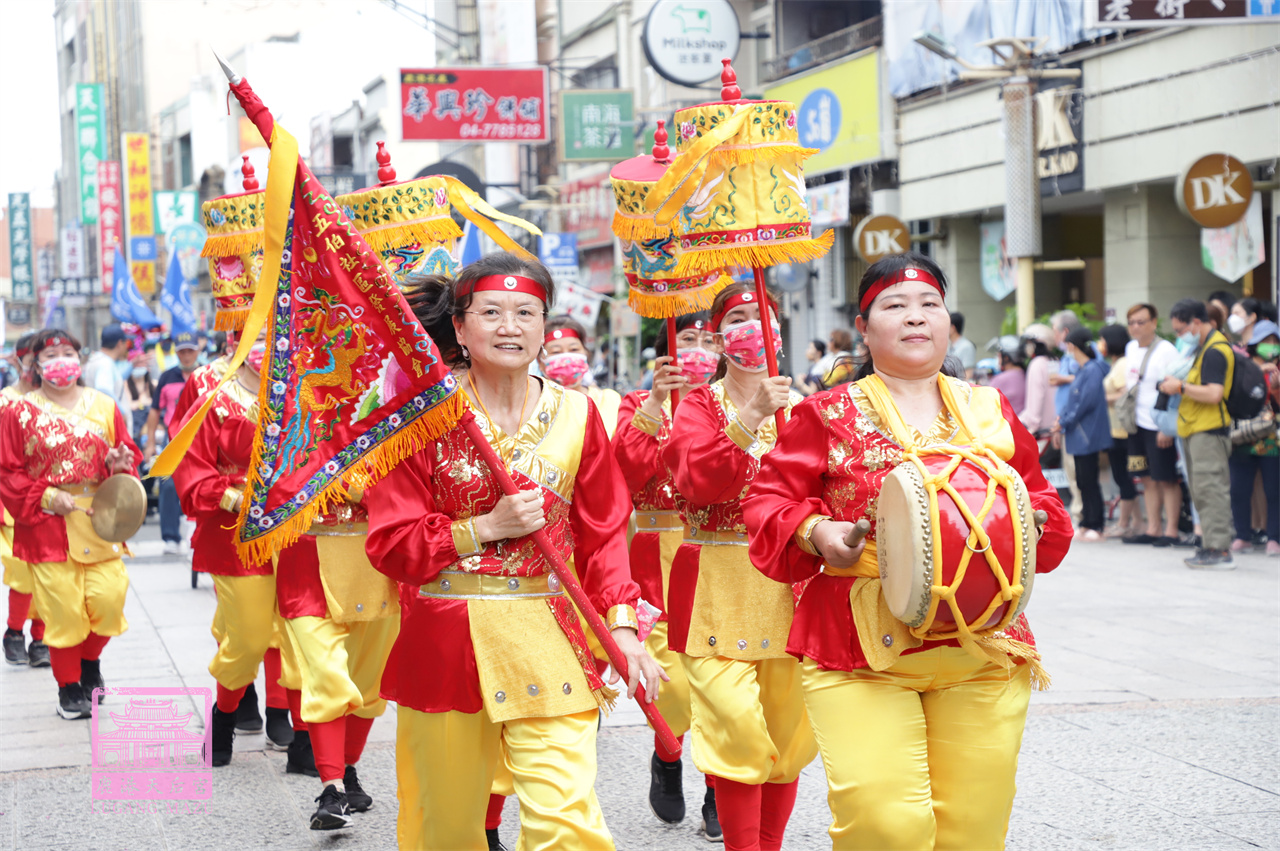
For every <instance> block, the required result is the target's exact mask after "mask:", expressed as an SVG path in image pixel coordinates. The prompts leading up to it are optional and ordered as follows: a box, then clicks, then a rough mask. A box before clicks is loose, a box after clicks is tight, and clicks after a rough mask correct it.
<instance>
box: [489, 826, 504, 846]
mask: <svg viewBox="0 0 1280 851" xmlns="http://www.w3.org/2000/svg"><path fill="white" fill-rule="evenodd" d="M484 838H485V841H487V842H488V843H489V851H507V846H505V845H503V844H502V840H501V839H499V838H498V829H497V828H496V827H486V828H485V829H484Z"/></svg>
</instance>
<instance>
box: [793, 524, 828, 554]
mask: <svg viewBox="0 0 1280 851" xmlns="http://www.w3.org/2000/svg"><path fill="white" fill-rule="evenodd" d="M830 519H831V518H830V517H828V516H827V515H825V514H810V515H809V516H808V517H806V518H805V519H804V522H803V523H801V524H800V527H799V528H798V529H796V534H795V541H796V546H797V547H799V548H800V549H801V551H803V552H806V553H808V554H809V555H811V556H820V555H822V553H820V552H818V548H817V547H815V546H814V545H813V541H812V539H811V538H812V535H813V530H814V529H816V528H818V524H819V523H821V522H822V521H823V520H830Z"/></svg>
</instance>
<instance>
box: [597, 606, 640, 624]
mask: <svg viewBox="0 0 1280 851" xmlns="http://www.w3.org/2000/svg"><path fill="white" fill-rule="evenodd" d="M604 622H605V624H606V625H607V626H608V627H609V629H610V630H614V629H618V628H620V627H626V628H627V629H636V630H638V629H639V628H640V619H639V618H638V617H636V610H635V609H633V608H631V607H630V606H614V607H613V608H612V609H610V610H609V614H608V615H607V616H606V617H605V619H604Z"/></svg>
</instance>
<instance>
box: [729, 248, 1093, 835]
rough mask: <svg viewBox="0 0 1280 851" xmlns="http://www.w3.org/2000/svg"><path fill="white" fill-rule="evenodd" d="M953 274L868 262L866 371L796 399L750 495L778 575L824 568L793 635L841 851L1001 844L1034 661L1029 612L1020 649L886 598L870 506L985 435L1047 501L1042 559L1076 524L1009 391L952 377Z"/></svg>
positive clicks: (761, 559)
mask: <svg viewBox="0 0 1280 851" xmlns="http://www.w3.org/2000/svg"><path fill="white" fill-rule="evenodd" d="M945 287H946V281H945V278H944V277H943V274H942V271H941V270H940V269H939V268H938V267H937V266H936V265H935V264H934V263H933V262H932V261H930V260H929V259H928V258H926V257H924V256H923V255H920V254H916V253H908V254H901V255H897V256H894V257H889V258H886V259H884V260H881V261H880V262H878V263H876V264H874V265H873V266H871V268H869V269H868V270H867V272H866V274H865V275H864V276H863V278H862V282H861V286H860V288H859V303H858V309H859V315H858V317H857V319H856V325H857V328H858V332H859V333H860V334H862V336H863V338H864V339H865V341H866V344H867V348H868V350H869V352H870V361H869V362H868V363H867V364H866V365H865V366H863V367H862V369H861V370H860V375H859V380H858V381H856V382H855V383H854V384H850V385H845V386H841V387H837V388H833V389H831V390H827V391H823V392H820V393H816V394H814V395H813V396H811V397H809V399H808V400H806V401H805V402H804V404H802V405H800V406H799V407H797V408H796V410H795V412H794V416H793V419H792V421H791V422H790V423H789V424H788V425H787V427H786V428H784V429H783V431H782V438H781V440H780V441H779V442H778V445H777V446H776V447H775V448H774V450H773V452H772V453H770V454H769V456H768V457H766V458H765V460H764V465H763V468H762V469H761V471H760V475H759V476H758V477H757V479H756V483H755V485H754V486H753V488H752V491H751V494H750V496H749V497H748V498H747V501H746V517H747V525H748V528H749V529H750V531H751V555H752V561H753V562H754V563H755V564H756V565H758V566H759V567H760V569H761V570H762V571H764V572H765V573H766V574H767V575H768V576H769V577H771V578H773V579H777V580H779V581H783V582H802V581H806V580H812V581H811V582H810V583H809V585H808V586H807V587H806V588H805V591H804V595H803V596H802V598H801V600H800V603H799V607H798V609H797V611H796V616H795V621H794V623H793V624H792V627H791V636H790V639H789V641H788V646H787V649H788V651H789V652H790V653H791V654H792V655H793V656H795V657H796V658H798V659H800V660H802V670H803V681H804V695H805V703H806V704H807V705H808V708H809V719H810V721H811V722H812V724H813V731H814V734H815V735H816V736H817V739H818V742H819V745H820V747H821V751H822V760H823V764H824V766H825V767H826V775H827V783H828V795H827V800H828V804H829V805H830V807H831V813H832V817H833V818H832V824H831V828H830V834H831V838H832V844H833V846H834V847H835V848H837V849H864V848H866V849H870V848H874V849H935V848H937V849H942V848H947V849H952V848H954V849H978V848H1003V847H1004V839H1005V832H1006V830H1007V828H1008V821H1009V813H1010V810H1011V808H1012V805H1013V795H1014V774H1015V772H1016V770H1017V762H1018V749H1019V746H1020V744H1021V740H1022V729H1023V724H1024V721H1025V719H1026V712H1027V703H1028V699H1029V697H1030V692H1031V679H1032V676H1031V674H1032V670H1031V669H1032V667H1033V665H1032V664H1031V662H1033V661H1034V660H1038V655H1037V654H1036V652H1035V650H1034V639H1033V638H1032V636H1031V632H1030V629H1029V628H1028V627H1027V624H1026V620H1025V618H1023V617H1021V616H1020V617H1019V618H1018V619H1017V620H1014V621H1013V622H1012V623H1011V625H1010V626H1009V627H1008V628H1007V629H1006V630H1005V631H1004V632H1002V633H997V635H996V638H997V640H996V641H994V642H992V646H993V647H994V646H996V645H999V646H1001V647H1003V648H1008V652H1007V653H1006V652H1005V651H1004V650H993V651H990V653H989V654H988V653H987V652H979V651H977V650H976V649H975V652H974V653H971V652H969V651H968V650H966V649H963V648H962V647H961V646H960V645H959V643H958V642H957V641H930V640H926V639H923V638H921V637H916V636H915V635H913V634H912V632H911V631H909V630H908V629H907V627H906V625H905V624H903V623H902V622H901V621H898V620H897V619H895V618H893V616H892V615H891V614H889V611H888V609H886V608H885V607H884V604H883V601H882V595H881V593H880V588H879V584H880V578H879V577H880V573H879V570H878V567H877V558H876V555H875V541H876V538H877V532H878V531H883V530H879V529H878V527H876V526H874V525H873V527H872V529H871V532H870V534H869V535H867V537H866V539H865V540H863V541H862V542H860V543H859V544H858V545H857V546H856V547H854V548H850V547H849V546H848V545H847V544H846V543H845V538H846V536H847V535H848V534H849V532H850V531H851V530H852V529H853V528H854V524H855V522H856V521H858V520H861V519H867V520H870V521H872V523H873V524H874V523H875V518H876V502H877V499H878V498H879V496H880V490H881V487H882V484H883V482H884V481H885V478H886V476H887V475H888V474H889V473H890V472H892V471H893V470H894V468H895V467H897V466H898V464H899V463H901V462H902V461H903V457H904V451H914V450H913V449H911V448H912V447H917V446H927V445H938V444H955V445H961V444H963V445H973V441H976V442H978V443H981V445H983V446H985V447H986V448H988V449H991V450H992V451H994V453H995V454H996V455H998V456H999V457H1000V458H1001V459H1002V460H1004V461H1006V462H1007V463H1008V464H1009V465H1010V466H1011V467H1012V468H1013V470H1015V471H1016V472H1017V474H1019V475H1020V476H1021V477H1022V480H1023V481H1024V483H1025V485H1026V490H1027V493H1028V494H1029V498H1030V502H1031V505H1032V507H1033V508H1035V509H1041V510H1043V511H1045V512H1047V514H1048V522H1047V523H1046V524H1045V525H1044V527H1043V537H1041V538H1040V540H1039V544H1038V545H1035V544H1032V546H1036V569H1037V571H1039V572H1044V571H1048V570H1052V569H1053V568H1055V567H1056V566H1057V565H1058V563H1059V562H1060V561H1061V560H1062V558H1063V556H1064V555H1065V554H1066V551H1067V547H1068V544H1069V542H1070V539H1071V523H1070V519H1069V518H1068V516H1067V514H1066V512H1065V511H1064V510H1063V508H1062V503H1061V502H1060V501H1059V499H1058V497H1057V495H1056V494H1055V492H1054V490H1053V488H1051V487H1049V485H1048V483H1046V482H1045V479H1044V476H1043V475H1042V474H1041V472H1040V465H1039V460H1038V459H1039V452H1038V450H1037V447H1036V442H1035V440H1034V439H1033V438H1032V437H1031V435H1030V434H1029V433H1028V432H1027V430H1026V428H1024V427H1023V426H1022V425H1021V423H1020V422H1019V421H1018V418H1017V416H1015V414H1014V412H1013V411H1012V410H1011V409H1010V407H1009V404H1008V402H1007V401H1005V400H1004V399H1003V397H1002V396H1001V395H1000V394H999V393H998V392H996V391H995V390H992V389H990V388H986V387H975V386H970V385H969V384H967V383H965V382H964V381H962V380H960V379H955V378H951V377H949V376H946V375H943V374H941V372H940V370H941V368H942V363H943V361H944V359H945V358H946V355H947V341H948V330H949V327H950V317H949V314H948V312H947V308H946V306H945V304H944V303H943V295H944V293H945ZM882 522H883V521H882ZM864 592H869V593H864ZM882 611H883V616H882V615H881V614H880V613H881V612H882ZM982 640H983V639H979V643H981V641H982ZM980 656H981V657H982V658H979V657H980ZM1001 663H1003V664H1001Z"/></svg>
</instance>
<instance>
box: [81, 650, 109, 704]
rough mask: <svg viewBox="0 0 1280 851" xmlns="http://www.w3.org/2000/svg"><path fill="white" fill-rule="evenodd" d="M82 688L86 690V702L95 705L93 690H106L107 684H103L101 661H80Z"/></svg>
mask: <svg viewBox="0 0 1280 851" xmlns="http://www.w3.org/2000/svg"><path fill="white" fill-rule="evenodd" d="M80 686H81V687H82V688H83V689H84V697H85V700H87V701H89V703H90V704H92V703H93V690H94V689H96V688H102V689H105V688H106V684H105V683H103V682H102V660H101V659H81V660H80ZM99 702H101V700H99Z"/></svg>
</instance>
